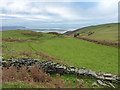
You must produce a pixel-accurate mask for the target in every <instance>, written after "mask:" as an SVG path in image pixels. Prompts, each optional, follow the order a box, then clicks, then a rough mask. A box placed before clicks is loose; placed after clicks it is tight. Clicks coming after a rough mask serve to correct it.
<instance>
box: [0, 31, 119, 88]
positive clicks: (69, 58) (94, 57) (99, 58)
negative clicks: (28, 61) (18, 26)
mask: <svg viewBox="0 0 120 90" xmlns="http://www.w3.org/2000/svg"><path fill="white" fill-rule="evenodd" d="M0 33H2V38H7V39H15V41H9V40H8V41H4V40H3V41H2V51H3V53H2V56H3V57H4V58H10V57H17V58H19V57H30V58H34V59H36V58H37V59H41V60H47V59H46V58H43V57H41V56H38V55H36V52H38V53H39V52H42V53H44V54H46V55H49V56H51V57H54V58H59V59H60V60H53V62H59V63H63V64H67V65H73V66H75V67H79V68H81V67H86V68H88V69H91V70H94V71H97V72H108V73H113V74H118V48H115V47H111V46H104V45H100V44H95V43H92V42H88V41H84V40H80V39H76V38H71V37H64V36H58V35H55V34H47V33H39V32H33V31H29V30H9V31H3V32H0ZM23 33H24V34H23ZM26 33H27V34H26ZM32 33H34V34H32ZM96 37H97V36H96ZM17 40H26V41H25V42H19V41H17ZM114 40H115V39H114ZM53 77H54V76H53ZM62 78H63V79H64V80H66V82H68V86H70V87H75V86H76V84H78V82H77V81H75V80H76V79H78V77H76V76H72V75H71V76H68V75H63V76H62ZM82 78H83V77H79V79H82ZM83 79H84V84H85V85H86V86H88V87H93V86H92V85H91V84H92V83H93V82H94V81H95V80H94V79H88V78H83ZM69 81H71V82H72V83H71V84H69ZM17 86H18V87H24V86H25V87H28V88H29V87H34V85H33V86H29V85H27V84H26V83H22V84H21V82H16V83H14V82H12V83H10V82H6V83H4V84H3V87H5V88H6V87H17ZM35 87H36V86H35ZM78 87H80V86H78Z"/></svg>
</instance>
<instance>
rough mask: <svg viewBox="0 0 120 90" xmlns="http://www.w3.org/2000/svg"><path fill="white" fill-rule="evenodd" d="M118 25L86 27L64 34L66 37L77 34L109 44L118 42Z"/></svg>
mask: <svg viewBox="0 0 120 90" xmlns="http://www.w3.org/2000/svg"><path fill="white" fill-rule="evenodd" d="M118 25H119V24H118V23H110V24H102V25H95V26H88V27H84V28H80V29H77V30H74V31H69V32H66V33H65V34H66V35H70V36H74V34H75V33H79V34H80V35H79V36H81V37H86V38H91V39H96V40H105V41H109V42H118Z"/></svg>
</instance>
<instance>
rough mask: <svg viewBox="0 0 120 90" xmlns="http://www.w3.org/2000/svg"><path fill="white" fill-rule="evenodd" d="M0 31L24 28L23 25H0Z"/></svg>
mask: <svg viewBox="0 0 120 90" xmlns="http://www.w3.org/2000/svg"><path fill="white" fill-rule="evenodd" d="M0 29H1V31H4V30H17V29H25V27H24V26H2V27H0Z"/></svg>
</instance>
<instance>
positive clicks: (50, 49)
mask: <svg viewBox="0 0 120 90" xmlns="http://www.w3.org/2000/svg"><path fill="white" fill-rule="evenodd" d="M31 46H32V47H36V48H37V49H36V51H42V52H45V53H47V54H49V55H51V56H54V57H57V58H61V59H62V60H64V61H66V62H69V64H71V65H73V66H77V67H79V68H81V67H86V68H89V69H92V70H95V71H103V72H111V73H118V72H117V71H118V49H117V48H114V47H109V46H103V45H98V44H95V43H91V42H87V41H83V40H78V39H75V38H59V39H52V40H47V41H46V42H43V43H39V42H37V43H31ZM108 67H109V68H108Z"/></svg>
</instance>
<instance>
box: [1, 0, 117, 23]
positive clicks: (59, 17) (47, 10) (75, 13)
mask: <svg viewBox="0 0 120 90" xmlns="http://www.w3.org/2000/svg"><path fill="white" fill-rule="evenodd" d="M45 1H47V0H34V1H33V0H24V1H23V0H12V1H10V0H1V1H0V3H1V5H0V9H1V13H0V16H1V17H4V18H3V19H4V20H8V21H6V23H9V20H10V19H12V20H13V22H16V21H15V20H18V21H19V20H24V21H26V22H29V21H34V23H36V22H38V21H39V22H40V23H39V24H41V23H47V24H48V23H49V24H50V23H51V24H52V23H53V24H90V23H91V24H96V23H106V22H115V21H116V22H117V18H118V1H119V0H89V2H90V1H91V3H92V1H94V2H96V3H95V6H92V7H90V6H89V5H88V6H87V5H86V6H81V4H80V5H78V6H76V4H75V3H74V1H75V0H67V1H66V2H61V3H60V2H59V3H58V2H51V1H52V0H51V1H50V2H48V1H47V2H45ZM85 1H88V0H85ZM89 2H86V3H88V4H90V3H89ZM78 3H81V2H78ZM84 7H86V9H85V8H84ZM8 17H9V18H8ZM1 19H2V18H1ZM21 22H22V21H21ZM23 23H25V22H23ZM37 24H38V23H37Z"/></svg>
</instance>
